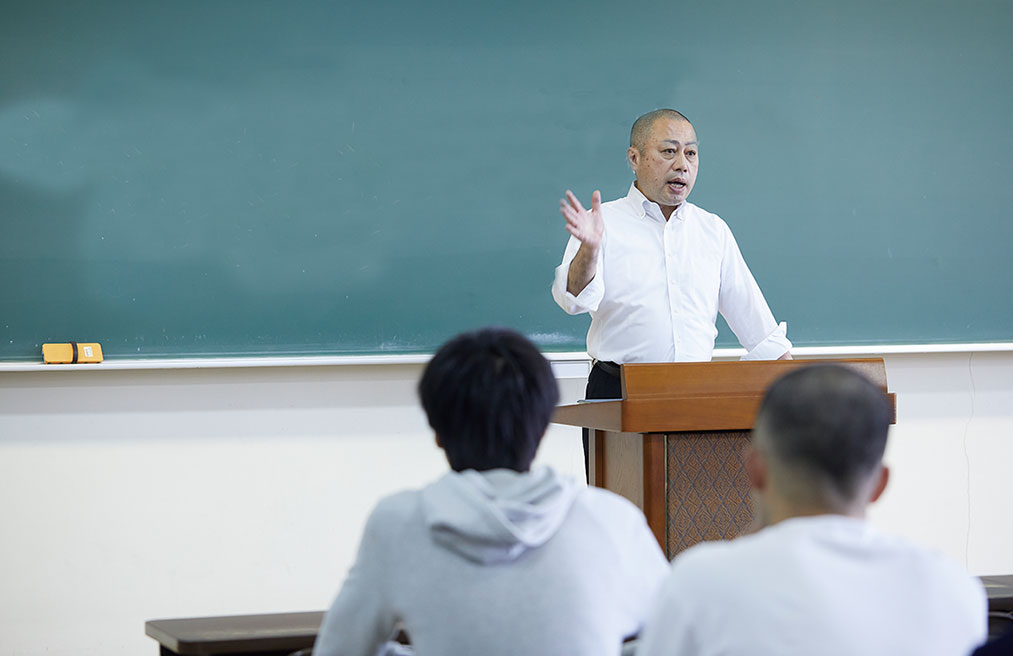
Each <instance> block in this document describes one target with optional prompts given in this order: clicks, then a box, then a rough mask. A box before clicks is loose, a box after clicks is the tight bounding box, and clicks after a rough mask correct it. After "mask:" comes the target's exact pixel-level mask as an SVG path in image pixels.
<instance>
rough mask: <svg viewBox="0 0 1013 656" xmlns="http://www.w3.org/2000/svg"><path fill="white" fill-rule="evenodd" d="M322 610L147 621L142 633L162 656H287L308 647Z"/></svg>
mask: <svg viewBox="0 0 1013 656" xmlns="http://www.w3.org/2000/svg"><path fill="white" fill-rule="evenodd" d="M323 619H324V613H323V611H314V612H308V613H272V614H270V615H231V616H226V617H193V618H186V619H176V620H150V621H148V622H145V623H144V633H145V634H146V635H148V636H150V637H152V638H154V639H155V640H157V641H158V644H159V645H160V650H159V653H160V654H162V656H174V655H176V654H178V655H179V656H191V655H192V656H216V655H217V654H230V655H231V656H237V655H239V656H241V655H249V656H283V655H284V656H287V655H288V654H290V653H292V652H294V651H297V650H299V649H305V648H307V647H312V646H313V642H314V641H315V640H316V639H317V631H318V630H319V629H320V622H321V621H323Z"/></svg>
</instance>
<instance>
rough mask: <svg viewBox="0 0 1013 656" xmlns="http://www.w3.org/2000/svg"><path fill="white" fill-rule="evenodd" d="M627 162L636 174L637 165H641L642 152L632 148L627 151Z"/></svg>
mask: <svg viewBox="0 0 1013 656" xmlns="http://www.w3.org/2000/svg"><path fill="white" fill-rule="evenodd" d="M626 161H627V162H629V163H630V168H631V169H633V172H634V173H636V171H637V165H638V164H639V163H640V151H638V150H637V149H636V148H634V147H633V146H630V147H629V149H628V150H627V151H626Z"/></svg>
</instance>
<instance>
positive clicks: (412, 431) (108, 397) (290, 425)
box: [0, 352, 1013, 656]
mask: <svg viewBox="0 0 1013 656" xmlns="http://www.w3.org/2000/svg"><path fill="white" fill-rule="evenodd" d="M886 359H887V372H888V377H889V379H890V387H891V389H892V390H893V391H895V392H897V394H898V415H899V423H898V425H897V426H896V427H895V428H894V429H893V431H892V433H891V440H890V445H889V448H888V453H887V459H888V461H889V464H891V465H892V466H893V474H894V475H893V478H892V483H891V488H890V489H889V490H888V492H887V494H886V495H885V497H884V498H883V499H882V500H881V502H880V503H879V504H878V505H877V506H876V507H874V509H873V511H872V515H871V518H872V521H873V522H875V523H876V524H877V525H879V526H881V527H883V528H884V529H886V530H888V531H891V532H894V533H898V534H902V535H906V536H909V537H911V538H914V539H916V540H919V541H921V542H923V543H926V544H930V545H933V546H935V547H937V548H939V549H941V550H942V551H944V552H946V553H948V554H949V555H951V556H952V557H954V558H956V559H957V560H959V561H961V562H963V563H965V564H966V565H967V566H968V568H969V569H970V570H971V571H972V572H974V573H977V574H988V573H1013V526H1011V523H1010V521H1009V513H1008V511H1007V510H1006V501H1005V500H1006V499H1007V498H1008V496H1009V494H1008V491H1007V490H1006V489H1004V487H1003V485H1004V483H1005V482H1006V480H1007V479H1008V477H1007V476H1005V475H1004V473H1005V472H1006V471H1008V467H1009V463H1010V462H1013V353H1008V352H1007V353H984V352H982V353H973V354H969V353H963V354H935V355H888V356H886ZM575 370H576V371H578V372H579V371H581V370H586V365H584V366H577V367H573V366H570V367H569V368H568V367H566V366H561V367H560V368H559V371H561V372H563V373H564V374H570V373H573V372H574V371H575ZM420 371H421V366H420V365H415V364H400V365H399V364H384V365H369V366H356V365H341V366H320V367H289V368H247V369H182V370H109V369H105V370H103V369H86V368H79V369H75V370H72V371H62V370H47V371H9V370H8V371H4V370H3V369H0V495H2V498H3V500H4V502H3V504H2V506H0V526H2V527H3V529H2V530H3V533H2V540H0V636H2V639H0V654H5V655H7V654H9V655H14V654H29V653H31V654H36V653H40V652H43V651H45V652H46V653H49V654H53V655H60V654H71V653H74V654H82V655H88V654H104V655H105V654H111V655H114V656H115V655H120V654H122V655H123V656H126V655H127V654H130V655H136V654H143V653H150V654H154V653H155V650H156V643H155V642H154V641H152V640H151V639H149V638H147V637H145V636H144V628H143V627H144V622H145V620H148V619H153V618H162V617H186V616H200V615H216V614H237V613H255V612H282V611H294V610H316V609H322V608H324V607H325V606H326V605H327V604H328V603H329V602H330V600H331V598H332V596H333V595H334V593H335V592H336V590H337V588H338V586H339V585H340V583H341V580H342V578H343V576H344V573H345V571H346V569H347V568H348V566H349V564H350V563H351V561H352V559H353V557H354V553H355V548H356V544H357V541H358V536H359V532H360V530H361V528H362V525H363V522H364V521H365V518H366V516H367V514H368V512H369V510H370V509H371V507H372V506H373V504H374V503H375V502H376V500H377V499H378V498H379V497H380V496H382V495H384V494H387V493H389V492H391V491H393V490H396V489H399V488H403V487H408V486H419V485H422V484H424V483H425V482H427V481H429V480H431V479H433V478H435V477H436V476H438V475H440V474H441V473H442V472H443V471H444V470H445V468H446V465H445V464H444V461H443V459H442V456H441V454H440V452H439V451H438V450H437V449H436V448H435V446H434V445H433V442H432V438H431V436H430V433H429V431H428V429H427V426H426V423H425V419H424V417H423V415H422V413H421V412H420V410H419V409H418V408H417V406H416V401H415V395H414V385H415V381H416V378H417V376H418V375H419V373H420ZM560 383H561V386H562V390H563V400H564V402H570V401H573V400H575V399H577V398H579V397H580V396H581V394H582V387H583V381H582V380H580V379H576V378H569V377H563V378H561V379H560ZM579 435H580V434H579V430H577V429H571V428H567V427H553V428H552V429H551V430H550V432H549V435H548V436H547V437H546V440H545V442H544V443H543V447H542V450H541V452H540V454H539V459H540V460H541V461H543V462H548V463H551V464H553V465H555V466H557V467H558V468H560V469H563V470H565V471H568V472H571V473H573V474H574V475H577V474H581V472H582V469H583V457H582V454H581V448H580V437H579Z"/></svg>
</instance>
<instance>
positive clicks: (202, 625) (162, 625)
mask: <svg viewBox="0 0 1013 656" xmlns="http://www.w3.org/2000/svg"><path fill="white" fill-rule="evenodd" d="M981 580H982V583H984V584H985V591H986V592H987V593H988V610H989V613H990V614H1008V613H1013V575H1011V576H982V577H981ZM323 618H324V613H323V611H316V612H309V613H274V614H270V615H231V616H226V617H193V618H186V619H177V620H150V621H148V622H145V623H144V633H145V634H146V635H148V636H150V637H152V638H154V639H155V640H157V641H158V644H159V646H160V651H159V653H160V654H161V655H162V656H176V655H179V656H217V655H218V654H228V655H230V656H287V655H288V654H290V653H292V652H293V651H297V650H299V649H306V648H307V647H312V646H313V642H314V641H315V640H316V638H317V630H318V629H319V628H320V622H321V621H322V620H323ZM402 641H405V640H403V639H402Z"/></svg>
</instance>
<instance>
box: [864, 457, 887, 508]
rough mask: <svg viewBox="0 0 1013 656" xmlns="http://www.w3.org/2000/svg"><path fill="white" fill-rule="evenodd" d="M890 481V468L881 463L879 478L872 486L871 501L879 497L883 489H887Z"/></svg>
mask: <svg viewBox="0 0 1013 656" xmlns="http://www.w3.org/2000/svg"><path fill="white" fill-rule="evenodd" d="M888 482H890V468H889V467H887V466H886V465H880V467H879V480H877V481H876V485H875V486H874V487H873V488H872V496H871V497H869V503H872V502H873V501H876V500H877V499H879V497H880V495H882V494H883V491H884V490H886V484H887V483H888Z"/></svg>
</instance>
